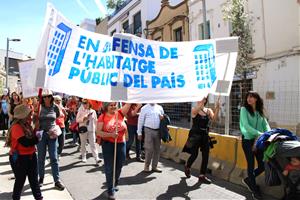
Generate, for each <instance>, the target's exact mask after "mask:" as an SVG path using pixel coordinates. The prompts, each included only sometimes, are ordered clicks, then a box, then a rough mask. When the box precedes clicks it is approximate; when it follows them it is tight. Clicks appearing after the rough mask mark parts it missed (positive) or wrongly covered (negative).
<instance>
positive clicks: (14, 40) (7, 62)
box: [5, 38, 21, 89]
mask: <svg viewBox="0 0 300 200" xmlns="http://www.w3.org/2000/svg"><path fill="white" fill-rule="evenodd" d="M9 41H12V42H20V41H21V39H9V38H7V40H6V63H5V64H6V65H5V68H6V84H5V86H6V88H7V89H8V68H9V58H8V51H9Z"/></svg>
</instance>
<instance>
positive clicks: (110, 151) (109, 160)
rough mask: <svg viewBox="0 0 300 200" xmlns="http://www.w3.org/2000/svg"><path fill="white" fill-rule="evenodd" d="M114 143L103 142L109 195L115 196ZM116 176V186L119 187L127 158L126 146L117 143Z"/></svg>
mask: <svg viewBox="0 0 300 200" xmlns="http://www.w3.org/2000/svg"><path fill="white" fill-rule="evenodd" d="M114 145H115V144H114V143H111V142H108V141H103V143H102V154H103V159H104V169H105V177H106V185H107V193H108V195H113V194H114V193H115V188H113V167H114ZM116 156H117V157H116V174H115V180H116V182H115V186H117V185H118V182H119V179H120V174H121V170H122V167H123V164H124V162H125V157H126V144H125V143H117V152H116Z"/></svg>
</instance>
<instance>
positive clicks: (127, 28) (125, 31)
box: [122, 20, 130, 33]
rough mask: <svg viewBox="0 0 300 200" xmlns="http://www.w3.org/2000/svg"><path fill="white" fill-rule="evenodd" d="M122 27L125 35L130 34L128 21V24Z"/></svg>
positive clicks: (125, 23)
mask: <svg viewBox="0 0 300 200" xmlns="http://www.w3.org/2000/svg"><path fill="white" fill-rule="evenodd" d="M122 27H123V31H124V33H130V29H129V22H128V20H127V21H126V22H124V23H123V25H122Z"/></svg>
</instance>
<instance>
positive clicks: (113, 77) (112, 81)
mask: <svg viewBox="0 0 300 200" xmlns="http://www.w3.org/2000/svg"><path fill="white" fill-rule="evenodd" d="M117 77H118V73H117V72H114V73H111V74H110V85H111V86H117Z"/></svg>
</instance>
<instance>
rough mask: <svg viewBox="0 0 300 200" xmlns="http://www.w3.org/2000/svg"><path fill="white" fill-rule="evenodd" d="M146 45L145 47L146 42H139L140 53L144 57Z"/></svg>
mask: <svg viewBox="0 0 300 200" xmlns="http://www.w3.org/2000/svg"><path fill="white" fill-rule="evenodd" d="M144 47H145V46H144V44H139V53H138V55H139V56H140V57H144V55H145V50H144Z"/></svg>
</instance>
